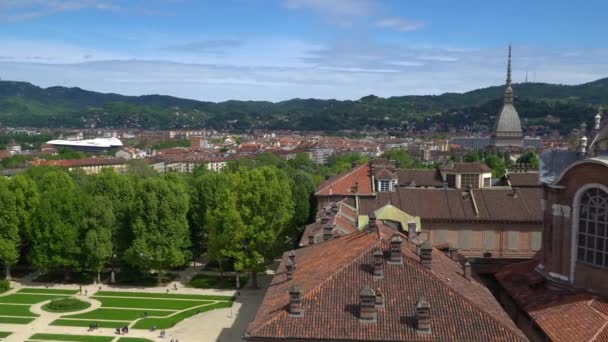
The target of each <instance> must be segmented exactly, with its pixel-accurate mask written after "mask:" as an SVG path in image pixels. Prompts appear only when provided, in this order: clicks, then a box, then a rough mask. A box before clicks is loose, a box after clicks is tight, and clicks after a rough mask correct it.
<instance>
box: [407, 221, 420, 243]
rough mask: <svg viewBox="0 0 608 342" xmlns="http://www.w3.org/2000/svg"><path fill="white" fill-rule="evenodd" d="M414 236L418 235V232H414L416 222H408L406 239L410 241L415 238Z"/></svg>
mask: <svg viewBox="0 0 608 342" xmlns="http://www.w3.org/2000/svg"><path fill="white" fill-rule="evenodd" d="M416 235H418V232H417V231H416V222H414V221H410V222H408V223H407V237H408V239H410V240H412V239H414V238H415V237H416Z"/></svg>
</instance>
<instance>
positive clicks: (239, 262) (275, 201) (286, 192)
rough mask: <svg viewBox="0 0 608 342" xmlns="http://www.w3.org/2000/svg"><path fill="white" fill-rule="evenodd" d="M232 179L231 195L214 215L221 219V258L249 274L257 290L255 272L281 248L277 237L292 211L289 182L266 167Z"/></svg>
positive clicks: (274, 170) (272, 168) (282, 243)
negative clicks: (227, 257) (230, 258)
mask: <svg viewBox="0 0 608 342" xmlns="http://www.w3.org/2000/svg"><path fill="white" fill-rule="evenodd" d="M234 176H235V178H234V182H233V184H232V188H231V192H229V193H228V194H227V195H226V198H225V199H224V200H223V202H222V203H220V205H219V206H218V209H216V211H215V215H225V217H223V218H221V219H219V220H220V222H221V225H222V226H223V227H224V229H223V232H222V237H223V242H225V244H226V245H225V246H224V248H223V254H224V255H226V256H231V257H233V258H234V259H235V268H236V269H237V270H240V271H247V272H251V280H252V286H253V287H257V272H260V271H263V270H264V266H265V261H267V260H269V259H272V258H274V257H276V252H277V250H278V248H277V247H278V246H284V245H285V241H282V240H281V239H280V237H281V236H283V234H284V230H285V229H286V228H287V226H288V224H289V222H290V220H291V219H292V216H293V210H294V204H293V202H292V194H291V188H290V183H289V178H288V177H287V175H286V174H285V173H284V172H282V171H280V170H278V169H277V168H275V167H269V166H265V167H260V168H257V169H253V170H248V169H241V170H240V171H239V172H237V173H236V174H235V175H234ZM215 215H214V217H215ZM216 219H217V218H216ZM227 224H230V225H229V226H228V225H227Z"/></svg>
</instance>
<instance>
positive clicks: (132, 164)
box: [127, 159, 158, 178]
mask: <svg viewBox="0 0 608 342" xmlns="http://www.w3.org/2000/svg"><path fill="white" fill-rule="evenodd" d="M127 173H128V174H129V175H131V176H136V177H139V178H150V177H154V176H157V175H158V173H157V172H156V171H155V170H154V169H153V168H152V167H150V165H148V164H146V162H145V161H143V160H141V159H132V160H129V161H127Z"/></svg>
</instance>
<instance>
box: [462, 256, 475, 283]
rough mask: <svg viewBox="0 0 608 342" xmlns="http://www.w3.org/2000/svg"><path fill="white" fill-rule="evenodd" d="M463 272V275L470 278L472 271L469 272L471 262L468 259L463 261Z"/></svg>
mask: <svg viewBox="0 0 608 342" xmlns="http://www.w3.org/2000/svg"><path fill="white" fill-rule="evenodd" d="M463 268H464V269H463V271H464V272H463V273H464V277H465V278H467V279H469V280H472V279H473V278H472V273H471V264H470V263H469V262H468V261H465V263H464V265H463Z"/></svg>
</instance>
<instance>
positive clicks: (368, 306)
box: [359, 286, 378, 323]
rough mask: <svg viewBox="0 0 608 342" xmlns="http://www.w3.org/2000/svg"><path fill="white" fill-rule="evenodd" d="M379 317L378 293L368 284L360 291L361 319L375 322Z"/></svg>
mask: <svg viewBox="0 0 608 342" xmlns="http://www.w3.org/2000/svg"><path fill="white" fill-rule="evenodd" d="M377 318H378V313H377V312H376V293H375V292H374V290H372V288H371V287H369V286H366V287H364V288H363V290H361V292H359V320H360V321H361V322H366V323H374V322H376V320H377Z"/></svg>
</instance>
